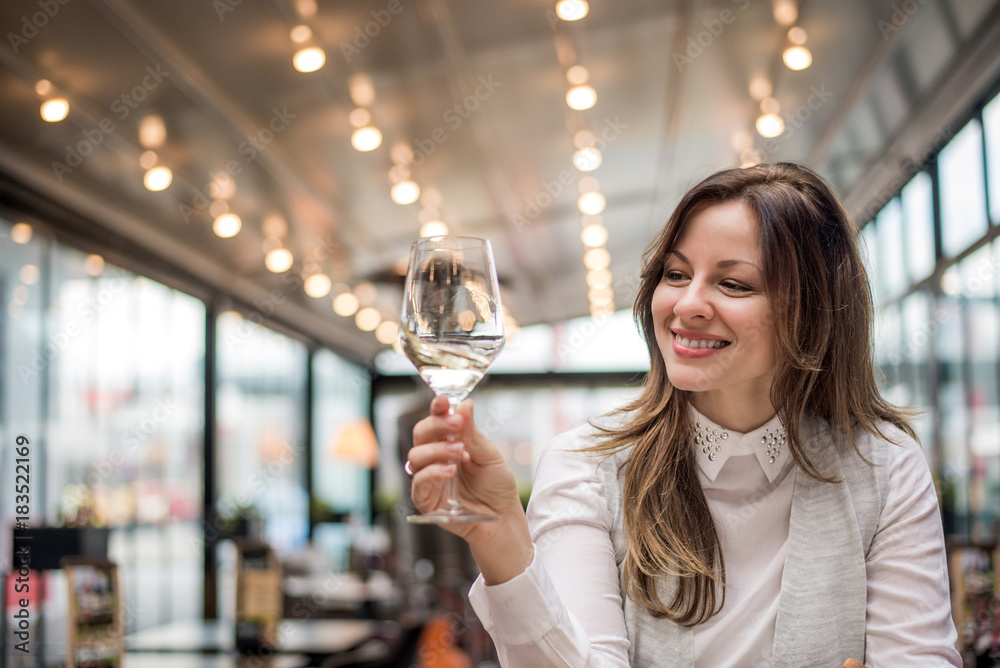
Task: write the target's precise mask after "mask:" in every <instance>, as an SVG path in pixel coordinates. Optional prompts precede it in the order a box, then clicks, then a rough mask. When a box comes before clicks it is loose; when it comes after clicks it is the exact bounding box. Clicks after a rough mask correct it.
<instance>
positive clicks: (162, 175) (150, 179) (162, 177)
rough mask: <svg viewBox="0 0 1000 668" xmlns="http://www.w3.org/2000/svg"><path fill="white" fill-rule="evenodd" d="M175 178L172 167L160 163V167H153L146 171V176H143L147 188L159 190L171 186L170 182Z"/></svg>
mask: <svg viewBox="0 0 1000 668" xmlns="http://www.w3.org/2000/svg"><path fill="white" fill-rule="evenodd" d="M173 180H174V175H173V172H171V171H170V168H169V167H164V166H163V165H160V166H158V167H153V168H152V169H150V170H148V171H147V172H146V174H145V176H143V177H142V184H143V185H144V186H146V189H147V190H152V191H153V192H159V191H161V190H166V189H167V188H169V187H170V183H171V182H172V181H173Z"/></svg>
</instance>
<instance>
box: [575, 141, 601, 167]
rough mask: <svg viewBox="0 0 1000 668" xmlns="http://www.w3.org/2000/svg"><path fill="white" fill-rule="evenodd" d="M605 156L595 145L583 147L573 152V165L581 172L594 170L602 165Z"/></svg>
mask: <svg viewBox="0 0 1000 668" xmlns="http://www.w3.org/2000/svg"><path fill="white" fill-rule="evenodd" d="M602 160H603V156H601V152H600V151H598V150H597V149H596V148H594V147H592V146H591V147H588V148H581V149H580V150H579V151H577V152H576V153H574V154H573V166H574V167H576V168H577V169H579V170H580V171H581V172H592V171H594V170H595V169H597V168H598V167H600V166H601V161H602Z"/></svg>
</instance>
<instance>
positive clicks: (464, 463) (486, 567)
mask: <svg viewBox="0 0 1000 668" xmlns="http://www.w3.org/2000/svg"><path fill="white" fill-rule="evenodd" d="M449 437H452V438H454V439H456V440H454V441H450V440H449ZM413 443H414V445H413V447H412V448H411V449H410V452H409V456H408V460H409V465H410V469H411V470H412V471H413V487H412V496H413V503H414V505H415V506H416V508H417V510H418V511H420V512H421V513H426V512H429V511H432V510H435V509H436V508H439V507H440V506H442V505H444V502H445V498H446V488H447V484H446V483H447V481H448V479H449V478H450V477H452V476H454V475H457V476H458V486H457V487H458V500H459V501H460V502H461V503H462V505H463V506H465V507H466V508H468V509H469V510H472V511H477V512H482V513H488V514H493V515H497V516H499V517H500V521H498V522H470V523H467V524H445V525H443V526H444V528H446V529H447V530H448V531H451V532H452V533H455V534H457V535H459V536H461V537H462V538H464V539H465V540H466V541H468V543H469V545H470V546H471V548H472V553H473V556H474V557H475V558H476V561H477V562H478V564H479V567H480V569H481V570H482V571H483V576H484V577H485V578H486V582H487V584H497V583H498V582H505V581H506V580H508V579H510V578H511V577H514V576H515V575H517V574H518V573H520V572H521V571H523V570H524V569H525V568H526V567H527V566H528V564H529V563H530V562H531V558H532V555H533V548H532V546H531V538H530V536H529V534H528V524H527V520H526V519H525V517H524V510H523V509H522V507H521V501H520V498H519V497H518V493H517V481H516V480H515V478H514V473H513V471H511V469H510V466H508V465H507V462H506V461H505V460H504V458H503V456H502V455H501V454H500V451H499V450H498V449H497V447H496V445H494V444H493V443H492V442H491V441H490V440H489V439H488V438H486V437H485V436H484V435H483V434H482V432H480V431H479V430H478V429H476V426H475V424H474V423H473V419H472V401H469V400H466V401H464V402H462V404H461V405H459V406H458V408H457V409H456V411H455V414H454V415H449V414H448V400H447V399H446V398H445V397H436V398H435V399H434V401H433V402H431V414H430V415H429V416H428V417H426V418H424V419H423V420H421V421H420V422H418V423H417V425H416V426H415V427H414V428H413ZM462 444H464V446H465V447H464V452H463V448H462ZM459 452H463V454H462V460H461V464H460V468H457V467H456V464H455V460H456V458H457V456H458V453H459Z"/></svg>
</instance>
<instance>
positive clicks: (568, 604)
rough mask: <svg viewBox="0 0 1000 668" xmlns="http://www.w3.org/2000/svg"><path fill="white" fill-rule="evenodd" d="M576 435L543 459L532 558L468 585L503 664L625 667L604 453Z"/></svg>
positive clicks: (531, 514)
mask: <svg viewBox="0 0 1000 668" xmlns="http://www.w3.org/2000/svg"><path fill="white" fill-rule="evenodd" d="M574 433H575V434H578V433H579V432H574ZM579 443H580V439H579V438H578V436H573V435H566V436H563V437H560V438H559V439H557V440H556V441H555V442H554V443H553V444H552V445H551V446H550V447H549V448H548V449H547V450H545V451H544V452H543V453H542V456H541V457H540V459H539V462H538V466H537V469H536V472H535V481H534V486H533V489H532V494H531V501H530V503H529V504H528V524H529V527H530V529H531V538H532V541H533V542H534V545H535V557H534V560H533V561H532V563H531V565H530V566H529V567H528V568H527V569H526V570H525V571H524V572H523V573H521V574H520V575H518V576H517V577H515V578H513V579H511V580H509V581H508V582H504V583H502V584H498V585H493V586H486V585H485V584H484V583H483V580H482V577H481V576H480V578H479V579H478V580H476V582H475V584H474V585H473V587H472V591H471V592H470V600H471V602H472V606H473V609H475V611H476V614H477V615H479V618H480V620H481V621H482V622H483V626H484V627H485V628H486V630H487V631H488V632H489V633H490V635H491V636H492V638H493V642H494V644H495V645H496V648H497V652H498V654H499V657H500V663H501V665H502V666H511V667H513V666H532V667H533V668H534V667H536V666H537V667H539V668H543V667H549V666H552V667H555V666H560V667H566V668H584V667H591V666H609V667H615V668H628V665H629V663H628V648H629V643H628V639H627V638H626V634H625V618H624V614H623V612H622V600H621V593H620V589H619V585H618V568H617V565H616V562H615V555H614V549H613V546H612V543H611V535H610V531H611V516H610V512H609V511H608V506H607V501H606V500H605V496H604V492H603V488H602V485H601V484H600V481H599V479H598V476H597V466H598V463H599V462H600V458H599V457H593V456H591V455H588V454H585V453H580V452H579V451H578V448H579V447H580V444H579Z"/></svg>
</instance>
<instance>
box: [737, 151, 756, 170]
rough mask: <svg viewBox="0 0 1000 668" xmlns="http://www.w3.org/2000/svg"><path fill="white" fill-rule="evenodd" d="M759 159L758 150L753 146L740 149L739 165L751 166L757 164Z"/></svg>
mask: <svg viewBox="0 0 1000 668" xmlns="http://www.w3.org/2000/svg"><path fill="white" fill-rule="evenodd" d="M760 161H761V155H760V151H758V150H757V149H755V148H747V149H743V150H742V151H740V167H744V168H745V167H753V166H754V165H759V164H760Z"/></svg>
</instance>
